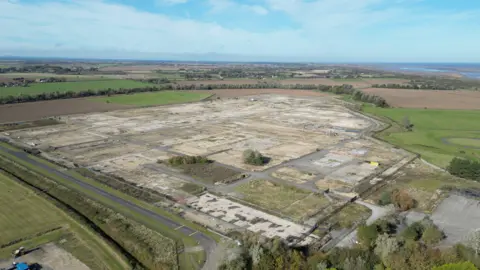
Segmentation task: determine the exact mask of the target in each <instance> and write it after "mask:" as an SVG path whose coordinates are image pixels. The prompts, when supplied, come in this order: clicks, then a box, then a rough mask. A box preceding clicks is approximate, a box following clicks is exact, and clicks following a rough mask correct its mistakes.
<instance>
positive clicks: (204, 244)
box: [0, 146, 216, 265]
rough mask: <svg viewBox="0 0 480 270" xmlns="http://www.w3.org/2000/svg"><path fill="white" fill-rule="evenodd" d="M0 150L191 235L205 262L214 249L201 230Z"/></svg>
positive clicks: (19, 153) (25, 156)
mask: <svg viewBox="0 0 480 270" xmlns="http://www.w3.org/2000/svg"><path fill="white" fill-rule="evenodd" d="M0 150H1V151H4V152H8V153H9V154H11V155H14V156H15V157H17V158H19V159H22V160H23V161H25V162H28V163H30V164H32V165H33V166H36V167H40V168H42V169H44V170H47V171H48V172H50V173H52V174H55V175H57V176H59V177H62V178H63V179H65V180H68V181H71V182H73V183H75V184H77V185H79V186H81V187H83V188H85V189H88V190H90V191H92V192H95V193H97V194H98V195H101V196H103V197H105V198H108V199H109V200H111V201H114V202H116V203H118V204H120V205H122V206H123V207H126V208H128V209H130V210H131V211H134V212H137V213H138V214H141V215H144V216H146V217H148V218H150V219H153V220H155V221H158V222H160V223H162V224H164V225H166V226H168V227H169V228H171V229H172V230H176V231H178V232H180V233H182V234H184V235H186V236H191V237H192V238H194V239H195V240H197V241H198V242H199V245H200V246H202V247H203V249H204V251H205V254H206V257H207V262H208V260H209V259H210V258H211V253H212V252H213V251H214V249H215V247H216V242H215V240H213V239H212V238H210V237H209V236H207V235H205V234H203V233H202V232H199V231H196V230H194V229H191V228H189V227H186V226H183V225H182V224H179V223H177V222H175V221H173V220H171V219H169V218H167V217H164V216H162V215H160V214H158V213H155V212H152V211H150V210H148V209H145V208H142V207H140V206H138V205H136V204H133V203H131V202H129V201H127V200H124V199H122V198H119V197H117V196H115V195H112V194H110V193H108V192H105V191H104V190H102V189H100V188H97V187H95V186H92V185H90V184H88V183H85V182H83V181H81V180H79V179H76V178H75V177H73V176H71V175H69V174H66V173H64V172H62V171H60V170H57V169H54V168H52V167H50V166H47V165H46V164H43V163H40V162H38V161H36V160H34V159H31V158H30V157H29V156H28V154H27V153H25V152H22V151H12V150H10V149H7V148H4V147H2V146H0ZM205 265H207V263H205Z"/></svg>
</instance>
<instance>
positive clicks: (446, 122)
mask: <svg viewBox="0 0 480 270" xmlns="http://www.w3.org/2000/svg"><path fill="white" fill-rule="evenodd" d="M363 110H364V112H366V113H368V114H372V115H375V116H378V117H381V118H383V119H384V120H385V121H386V122H389V123H391V127H390V128H389V129H387V130H384V131H383V132H381V133H379V134H378V136H379V137H380V138H382V139H384V140H386V141H388V142H390V143H392V144H394V145H397V146H400V147H402V148H405V149H407V150H410V151H412V152H416V153H419V154H420V155H421V156H422V158H423V159H425V160H427V161H429V162H431V163H433V164H435V165H438V166H440V167H446V166H447V165H448V163H449V162H450V160H451V159H452V158H453V157H455V156H460V157H465V158H472V159H478V158H480V149H478V148H476V147H477V146H478V145H477V144H476V141H475V140H472V139H473V138H478V137H480V121H478V119H480V111H467V110H465V111H460V110H426V109H400V108H387V109H384V108H378V107H373V106H368V105H365V106H364V108H363ZM406 118H408V120H409V122H410V123H411V124H413V125H414V127H413V131H407V130H406V129H405V128H404V127H403V126H404V122H405V120H404V119H406ZM449 138H456V139H457V140H461V139H464V140H463V143H465V142H467V143H470V145H468V144H467V145H463V144H462V145H460V144H454V143H449V142H448V139H449Z"/></svg>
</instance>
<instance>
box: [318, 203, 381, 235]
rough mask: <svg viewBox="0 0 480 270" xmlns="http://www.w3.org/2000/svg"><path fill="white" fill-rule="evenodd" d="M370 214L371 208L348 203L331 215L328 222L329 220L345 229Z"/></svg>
mask: <svg viewBox="0 0 480 270" xmlns="http://www.w3.org/2000/svg"><path fill="white" fill-rule="evenodd" d="M371 214H372V210H370V209H369V208H368V207H365V206H363V205H360V204H357V203H350V204H348V205H347V206H345V207H344V208H343V209H342V210H340V212H338V213H337V214H335V215H333V216H332V217H331V218H330V219H329V220H328V222H330V223H331V224H332V225H333V226H334V227H339V228H341V229H346V228H351V227H352V226H353V225H354V224H355V222H360V221H362V220H366V219H368V217H370V215H371Z"/></svg>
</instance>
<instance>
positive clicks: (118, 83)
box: [0, 80, 154, 97]
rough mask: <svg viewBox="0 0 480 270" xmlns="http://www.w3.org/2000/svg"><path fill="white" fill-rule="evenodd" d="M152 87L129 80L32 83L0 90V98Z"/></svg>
mask: <svg viewBox="0 0 480 270" xmlns="http://www.w3.org/2000/svg"><path fill="white" fill-rule="evenodd" d="M145 86H154V85H153V84H148V83H142V82H136V81H131V80H99V81H81V82H61V83H34V84H30V85H29V86H28V87H7V88H2V89H0V96H1V97H3V96H9V95H11V96H19V95H21V94H28V95H36V94H42V93H51V92H68V91H73V92H80V91H85V90H102V89H108V88H112V89H119V88H135V87H145Z"/></svg>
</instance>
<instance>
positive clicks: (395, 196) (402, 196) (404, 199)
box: [392, 189, 416, 211]
mask: <svg viewBox="0 0 480 270" xmlns="http://www.w3.org/2000/svg"><path fill="white" fill-rule="evenodd" d="M392 203H393V204H394V205H395V207H396V208H398V209H400V210H401V211H407V210H410V209H412V208H414V207H415V204H416V202H415V200H414V199H413V198H412V197H411V196H410V195H409V194H408V193H407V192H406V191H404V190H398V189H396V190H394V191H392Z"/></svg>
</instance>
